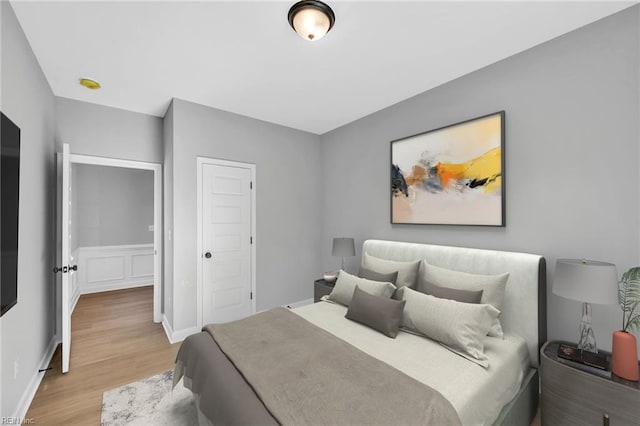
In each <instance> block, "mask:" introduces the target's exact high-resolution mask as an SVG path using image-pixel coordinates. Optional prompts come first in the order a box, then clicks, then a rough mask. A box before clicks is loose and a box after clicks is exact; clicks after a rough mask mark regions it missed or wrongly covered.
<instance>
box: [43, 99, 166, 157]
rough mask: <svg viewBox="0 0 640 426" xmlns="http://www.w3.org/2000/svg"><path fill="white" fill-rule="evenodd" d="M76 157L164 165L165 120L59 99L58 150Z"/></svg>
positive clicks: (57, 106)
mask: <svg viewBox="0 0 640 426" xmlns="http://www.w3.org/2000/svg"><path fill="white" fill-rule="evenodd" d="M63 143H68V144H69V145H70V148H71V153H72V154H85V155H94V156H97V157H110V158H122V159H126V160H137V161H147V162H151V163H162V161H163V148H162V119H161V118H159V117H154V116H151V115H146V114H140V113H137V112H131V111H125V110H122V109H116V108H111V107H106V106H101V105H96V104H91V103H88V102H81V101H76V100H73V99H67V98H60V97H56V149H57V151H58V152H62V144H63Z"/></svg>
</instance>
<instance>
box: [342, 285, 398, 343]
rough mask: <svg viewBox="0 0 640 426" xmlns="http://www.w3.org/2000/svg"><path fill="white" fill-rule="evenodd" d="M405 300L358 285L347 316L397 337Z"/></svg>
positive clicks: (387, 334)
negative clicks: (375, 294) (372, 291)
mask: <svg viewBox="0 0 640 426" xmlns="http://www.w3.org/2000/svg"><path fill="white" fill-rule="evenodd" d="M405 303H406V302H405V301H404V300H393V299H388V298H386V297H380V296H374V295H372V294H369V293H367V292H366V291H362V290H360V288H358V287H356V289H355V291H354V292H353V298H352V299H351V304H350V305H349V309H348V310H347V314H346V315H345V318H348V319H350V320H353V321H356V322H359V323H360V324H364V325H366V326H367V327H371V328H373V329H374V330H378V331H379V332H380V333H382V334H384V335H385V336H388V337H391V338H392V339H395V338H396V336H397V335H398V328H399V327H400V321H401V320H402V310H403V309H404V305H405Z"/></svg>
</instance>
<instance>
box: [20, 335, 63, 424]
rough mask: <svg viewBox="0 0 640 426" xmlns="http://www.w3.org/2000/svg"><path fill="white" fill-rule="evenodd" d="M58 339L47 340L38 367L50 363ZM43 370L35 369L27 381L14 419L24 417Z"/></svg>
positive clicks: (41, 377)
mask: <svg viewBox="0 0 640 426" xmlns="http://www.w3.org/2000/svg"><path fill="white" fill-rule="evenodd" d="M59 343H60V340H58V337H57V336H55V335H54V336H52V337H51V340H50V341H49V346H47V349H45V351H44V354H43V355H42V359H40V363H39V364H38V366H39V368H47V367H49V364H50V363H51V358H53V353H54V352H55V351H56V348H57V347H58V344H59ZM44 374H45V373H44V372H41V373H40V372H38V371H36V372H35V373H34V374H33V377H32V378H31V381H29V385H28V386H27V388H26V389H25V391H24V393H23V394H22V398H20V402H19V403H18V406H17V407H16V412H15V413H13V418H14V419H24V418H25V417H26V415H27V411H28V410H29V406H30V405H31V402H32V401H33V397H34V396H36V392H37V391H38V387H39V386H40V382H42V379H43V378H44Z"/></svg>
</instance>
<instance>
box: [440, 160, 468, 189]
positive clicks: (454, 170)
mask: <svg viewBox="0 0 640 426" xmlns="http://www.w3.org/2000/svg"><path fill="white" fill-rule="evenodd" d="M467 164H468V163H463V164H451V163H438V165H437V166H436V170H437V171H438V177H439V178H440V182H441V183H442V186H444V187H446V186H448V185H449V183H450V182H451V181H452V180H458V179H463V178H464V175H465V169H466V168H467Z"/></svg>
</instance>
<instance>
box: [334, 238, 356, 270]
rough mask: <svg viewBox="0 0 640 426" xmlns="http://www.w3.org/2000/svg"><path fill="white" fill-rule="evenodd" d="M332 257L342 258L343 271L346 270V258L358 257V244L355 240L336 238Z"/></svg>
mask: <svg viewBox="0 0 640 426" xmlns="http://www.w3.org/2000/svg"><path fill="white" fill-rule="evenodd" d="M331 255H332V256H338V257H342V269H344V258H345V257H353V256H355V255H356V244H355V241H354V240H353V238H345V237H339V238H334V239H333V247H332V248H331Z"/></svg>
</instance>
